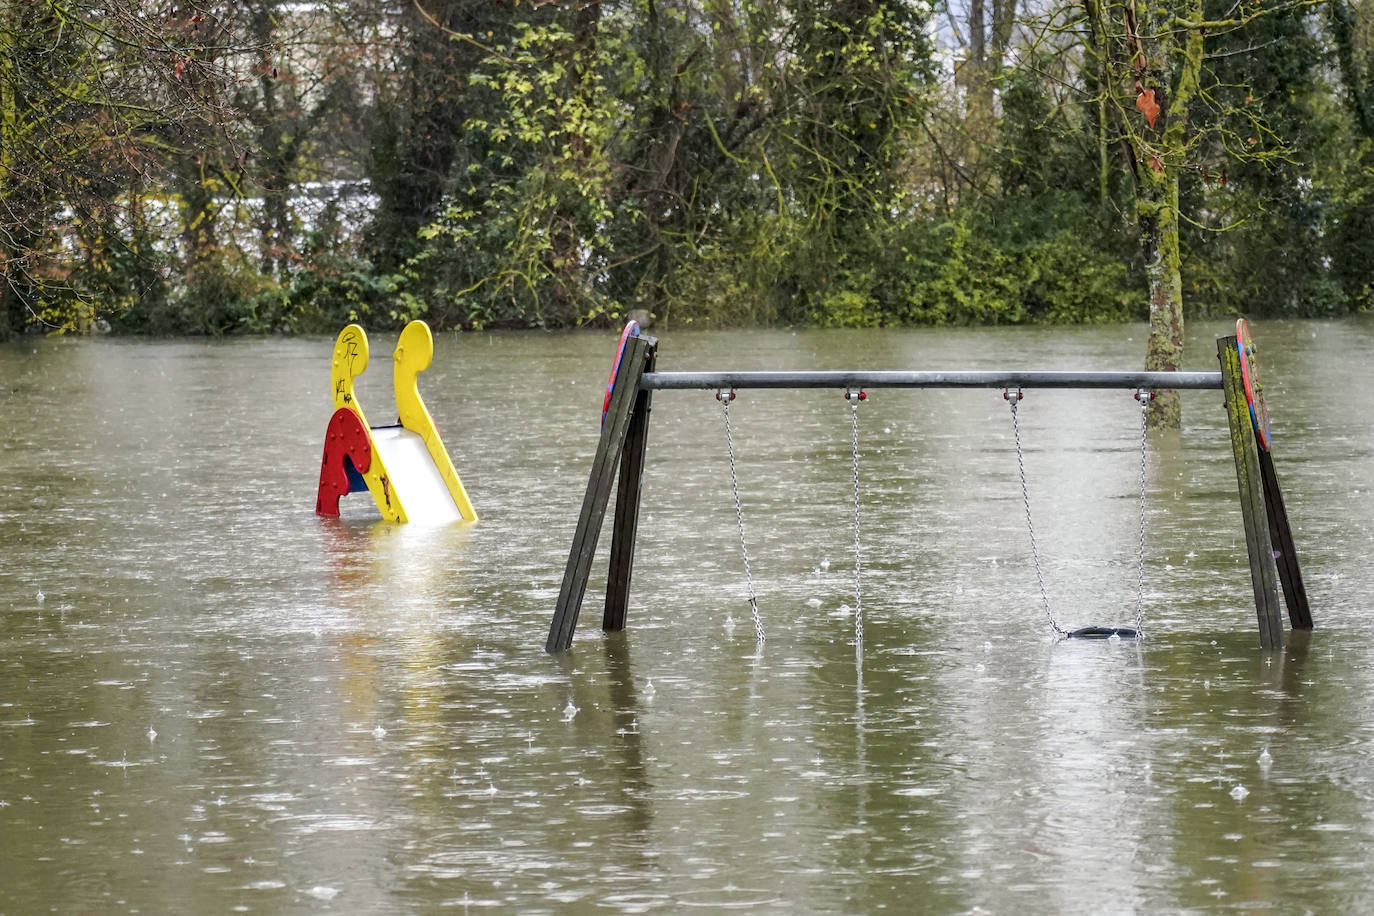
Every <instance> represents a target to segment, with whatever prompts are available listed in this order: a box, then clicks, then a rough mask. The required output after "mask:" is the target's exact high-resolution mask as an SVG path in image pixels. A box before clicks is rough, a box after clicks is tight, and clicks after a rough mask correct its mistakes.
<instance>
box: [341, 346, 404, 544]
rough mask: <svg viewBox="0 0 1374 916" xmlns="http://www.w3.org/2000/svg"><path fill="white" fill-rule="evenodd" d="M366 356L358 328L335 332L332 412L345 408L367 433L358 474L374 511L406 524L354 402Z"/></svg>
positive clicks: (399, 504) (356, 403) (383, 463)
mask: <svg viewBox="0 0 1374 916" xmlns="http://www.w3.org/2000/svg"><path fill="white" fill-rule="evenodd" d="M367 357H368V350H367V332H366V331H364V330H363V329H362V327H361V326H359V325H356V324H350V325H349V326H348V327H346V328H344V329H343V330H342V331H340V332H339V338H338V340H336V341H335V342H334V358H333V360H331V365H330V369H331V372H332V374H333V377H334V379H333V380H334V409H335V410H338V409H339V408H340V407H347V408H348V409H349V410H351V411H353V412H354V413H356V414H357V415H358V419H359V420H361V421H362V423H363V429H365V430H367V437H368V445H369V446H371V449H372V464H371V465H369V466H368V469H367V470H366V471H363V472H362V475H363V480H364V481H365V482H366V483H367V490H368V492H369V493H371V494H372V500H373V501H374V502H375V503H376V504H377V510H378V511H379V512H381V513H382V518H384V519H386V520H387V521H389V522H406V521H409V520H410V519H409V517H408V516H407V515H406V511H405V507H404V506H402V505H401V500H400V499H399V497H398V496H397V495H396V493H395V491H394V490H393V489H392V486H391V474H390V473H389V472H388V471H387V469H386V464H385V462H383V461H382V456H381V454H380V453H379V452H378V450H377V443H376V442H375V441H374V440H373V439H372V428H371V427H370V426H369V425H368V423H367V415H366V414H364V413H363V408H362V405H361V404H359V403H358V393H357V391H355V390H354V380H355V379H356V378H357V377H358V376H360V375H362V374H363V372H364V371H366V370H367Z"/></svg>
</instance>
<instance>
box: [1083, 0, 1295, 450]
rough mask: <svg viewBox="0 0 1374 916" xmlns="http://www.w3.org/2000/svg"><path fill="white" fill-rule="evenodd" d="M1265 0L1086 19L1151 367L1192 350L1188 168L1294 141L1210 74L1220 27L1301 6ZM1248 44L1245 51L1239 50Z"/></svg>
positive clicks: (1245, 158)
mask: <svg viewBox="0 0 1374 916" xmlns="http://www.w3.org/2000/svg"><path fill="white" fill-rule="evenodd" d="M1302 5H1303V3H1302V2H1301V0H1298V2H1288V0H1258V2H1256V3H1254V4H1247V5H1245V6H1244V7H1230V8H1229V12H1227V13H1225V14H1223V15H1222V16H1220V17H1218V18H1209V17H1208V16H1206V15H1205V11H1204V7H1203V0H1148V2H1144V3H1139V2H1121V0H1085V4H1084V7H1083V20H1084V24H1085V26H1086V30H1085V31H1086V35H1087V36H1088V39H1089V40H1090V41H1091V42H1093V44H1092V46H1091V48H1090V56H1091V58H1092V59H1094V60H1096V61H1099V62H1100V70H1099V72H1100V87H1101V88H1100V91H1101V92H1102V93H1103V94H1104V102H1105V104H1104V105H1103V107H1104V108H1106V109H1108V110H1109V111H1110V115H1109V116H1110V118H1111V122H1112V124H1113V126H1114V128H1115V134H1116V136H1117V138H1118V139H1119V141H1120V147H1121V150H1122V152H1123V158H1124V159H1125V164H1126V166H1127V168H1128V170H1129V173H1130V175H1131V178H1132V181H1133V185H1134V189H1133V197H1134V199H1133V204H1132V210H1133V214H1134V220H1135V224H1136V227H1137V229H1138V232H1139V238H1140V247H1141V252H1142V255H1143V261H1144V266H1145V273H1146V278H1147V282H1148V286H1149V316H1150V333H1149V340H1148V343H1147V347H1146V354H1145V367H1146V369H1149V370H1156V371H1170V370H1175V369H1178V368H1179V367H1180V366H1181V364H1182V357H1183V320H1184V311H1183V280H1182V267H1181V257H1182V252H1181V248H1180V223H1181V221H1182V220H1183V219H1185V218H1186V215H1185V214H1184V213H1183V211H1182V210H1181V207H1180V197H1179V188H1180V176H1181V175H1182V174H1183V173H1184V172H1185V171H1188V170H1201V171H1202V172H1204V173H1212V172H1215V173H1217V174H1222V173H1224V171H1225V170H1226V169H1227V168H1228V164H1229V163H1230V162H1250V163H1272V162H1276V161H1279V160H1281V159H1282V158H1284V157H1285V156H1286V155H1287V154H1288V151H1289V148H1288V146H1287V144H1286V143H1285V141H1284V139H1283V138H1282V137H1281V136H1279V135H1278V134H1277V133H1275V131H1274V129H1273V127H1272V126H1271V125H1270V123H1269V120H1268V119H1267V117H1266V116H1265V113H1264V111H1263V107H1262V106H1254V107H1247V106H1246V105H1244V104H1241V105H1237V104H1236V103H1235V101H1234V99H1233V96H1232V94H1228V93H1222V92H1220V91H1218V90H1219V89H1220V88H1221V87H1222V86H1225V85H1226V84H1224V83H1222V82H1220V81H1218V80H1216V79H1215V78H1213V77H1211V76H1210V75H1209V74H1210V73H1211V68H1212V65H1213V60H1212V59H1211V58H1209V56H1208V50H1209V45H1210V46H1212V47H1215V44H1216V40H1217V38H1218V37H1219V36H1226V35H1231V34H1234V33H1238V32H1242V31H1244V30H1245V29H1247V28H1248V27H1249V26H1251V25H1252V24H1253V23H1255V22H1258V21H1261V20H1263V19H1265V18H1267V17H1270V16H1274V15H1276V14H1279V13H1282V12H1285V11H1288V10H1291V9H1294V8H1296V7H1299V6H1302ZM1238 53H1239V52H1238ZM1151 420H1152V422H1153V423H1154V424H1155V425H1165V426H1176V425H1178V423H1179V401H1178V393H1177V392H1163V393H1162V396H1161V397H1160V398H1158V399H1157V400H1156V401H1155V402H1154V403H1153V404H1152V405H1151Z"/></svg>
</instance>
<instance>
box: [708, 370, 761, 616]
mask: <svg viewBox="0 0 1374 916" xmlns="http://www.w3.org/2000/svg"><path fill="white" fill-rule="evenodd" d="M734 399H735V390H734V389H733V388H731V389H729V390H726V389H724V388H722V389H721V390H720V391H717V392H716V400H717V401H720V411H721V415H722V416H723V417H724V418H725V452H726V455H727V456H728V457H729V459H730V492H731V493H732V494H733V495H734V497H735V522H736V524H737V525H738V526H739V549H740V555H741V556H743V557H744V582H745V586H746V587H747V589H748V593H749V613H750V615H751V616H752V617H753V619H754V637H755V638H756V639H757V640H758V641H759V642H760V643H761V642H763V641H764V638H765V637H764V632H763V618H762V617H761V616H760V615H759V600H758V595H757V594H756V593H755V591H754V573H753V570H752V569H751V568H750V565H749V544H748V542H747V541H746V540H745V538H744V508H743V507H742V506H741V505H740V499H739V475H738V473H737V472H736V470H735V439H734V435H733V434H732V432H731V429H730V402H731V401H733V400H734Z"/></svg>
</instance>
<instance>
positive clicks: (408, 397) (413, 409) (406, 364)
mask: <svg viewBox="0 0 1374 916" xmlns="http://www.w3.org/2000/svg"><path fill="white" fill-rule="evenodd" d="M393 359H394V360H395V364H396V365H395V368H394V371H393V373H392V381H393V384H394V385H395V388H396V412H397V414H398V415H399V416H400V418H401V425H402V426H404V427H405V428H406V429H408V430H410V431H411V432H414V433H417V434H419V436H420V438H422V439H423V440H424V442H425V447H426V448H428V449H429V454H430V457H431V458H433V459H434V466H435V467H436V468H438V469H439V474H440V475H441V476H442V477H443V479H444V483H446V484H447V485H448V491H449V495H451V496H452V497H453V502H454V504H455V505H456V506H457V507H458V514H459V515H460V516H462V518H463V520H464V521H469V522H475V521H477V511H476V510H475V509H473V508H472V501H471V500H469V499H468V494H467V490H465V489H463V482H462V481H461V480H459V479H458V472H457V471H456V470H455V469H454V467H453V462H452V461H450V460H449V457H448V451H447V450H446V449H445V448H444V441H443V439H441V438H440V437H439V430H438V429H436V428H435V426H434V419H433V418H432V417H430V415H429V410H427V409H426V408H425V402H424V401H423V400H422V399H421V398H420V383H419V375H420V373H421V372H423V371H424V370H426V369H428V368H429V364H430V363H431V362H432V361H433V360H434V336H433V335H432V334H430V332H429V325H427V324H425V323H424V322H423V321H412V322H411V323H410V324H408V325H406V328H405V330H404V331H402V332H401V339H400V340H398V341H397V342H396V352H395V353H394V354H393Z"/></svg>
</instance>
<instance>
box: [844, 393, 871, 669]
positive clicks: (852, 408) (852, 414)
mask: <svg viewBox="0 0 1374 916" xmlns="http://www.w3.org/2000/svg"><path fill="white" fill-rule="evenodd" d="M844 399H845V400H846V401H848V402H849V423H850V428H851V429H852V431H853V440H852V441H853V454H854V644H855V645H856V646H861V645H863V641H864V599H863V587H862V582H863V553H862V550H861V548H860V540H859V402H860V401H865V400H867V399H868V392H866V391H864V390H863V389H862V388H860V389H859V390H858V391H851V390H850V389H848V388H846V389H845V390H844Z"/></svg>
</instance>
